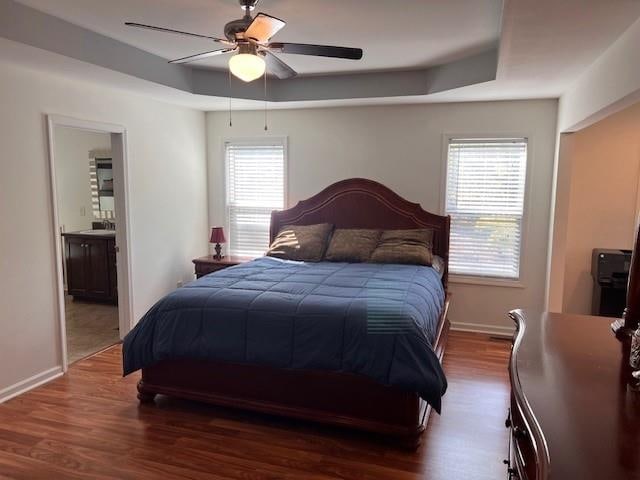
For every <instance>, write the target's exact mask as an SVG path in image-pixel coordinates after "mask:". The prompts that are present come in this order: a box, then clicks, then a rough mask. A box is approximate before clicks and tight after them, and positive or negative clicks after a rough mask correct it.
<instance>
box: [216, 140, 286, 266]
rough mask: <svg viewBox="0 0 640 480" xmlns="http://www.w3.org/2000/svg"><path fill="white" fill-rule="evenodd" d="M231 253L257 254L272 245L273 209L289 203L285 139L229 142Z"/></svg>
mask: <svg viewBox="0 0 640 480" xmlns="http://www.w3.org/2000/svg"><path fill="white" fill-rule="evenodd" d="M225 161H226V168H227V184H226V190H227V191H226V207H227V222H228V225H229V254H231V255H245V256H257V255H262V254H263V253H264V252H265V250H267V248H268V247H269V225H270V223H271V212H272V211H273V210H280V209H282V208H284V203H285V141H284V139H263V140H260V141H255V142H252V141H229V142H226V143H225Z"/></svg>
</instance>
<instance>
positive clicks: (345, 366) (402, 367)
mask: <svg viewBox="0 0 640 480" xmlns="http://www.w3.org/2000/svg"><path fill="white" fill-rule="evenodd" d="M444 298H445V294H444V290H443V287H442V281H441V274H440V273H439V272H438V271H437V270H435V269H434V268H431V267H425V266H415V265H396V264H369V263H356V264H350V263H332V262H320V263H303V262H292V261H285V260H279V259H275V258H270V257H263V258H259V259H257V260H254V261H251V262H247V263H244V264H241V265H237V266H235V267H230V268H226V269H224V270H220V271H217V272H215V273H212V274H209V275H206V276H204V277H202V278H200V279H198V280H196V281H194V282H192V283H190V284H188V285H186V286H184V287H182V288H179V289H178V290H176V291H174V292H172V293H170V294H169V295H167V296H166V297H164V298H163V299H161V300H160V301H159V302H158V303H157V304H156V305H154V306H153V307H152V308H151V309H150V310H149V312H147V314H146V315H145V316H144V317H143V318H142V319H141V320H140V322H139V323H138V324H137V325H136V327H135V328H134V329H133V330H132V331H131V332H130V333H129V334H128V335H127V336H126V337H125V339H124V344H123V367H124V374H125V375H128V374H130V373H132V372H134V371H136V370H138V369H140V368H144V367H148V366H151V365H153V364H155V363H157V362H159V361H161V360H170V359H185V358H186V359H205V360H214V361H223V362H234V363H246V364H257V365H268V366H273V367H278V368H291V369H302V370H304V369H313V370H329V371H338V372H348V373H353V374H357V375H365V376H367V377H369V378H371V379H373V380H375V381H377V382H379V383H382V384H384V385H393V386H397V387H400V388H403V389H406V390H410V391H414V392H417V393H418V394H419V395H420V396H421V397H422V398H424V399H425V400H426V401H427V402H429V403H430V404H431V406H432V407H433V408H434V409H435V410H436V411H438V412H439V411H440V406H441V397H442V395H443V394H444V392H445V390H446V386H447V382H446V378H445V375H444V372H443V371H442V367H441V365H440V362H439V360H438V358H437V356H436V355H435V353H434V351H433V348H432V346H433V342H434V341H435V338H436V335H437V327H438V320H439V316H440V313H441V311H442V308H443V305H444Z"/></svg>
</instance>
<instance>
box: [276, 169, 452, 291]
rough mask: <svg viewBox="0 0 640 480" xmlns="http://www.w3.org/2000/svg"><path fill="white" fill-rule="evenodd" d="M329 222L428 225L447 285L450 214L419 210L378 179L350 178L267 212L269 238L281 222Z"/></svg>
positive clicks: (371, 225) (367, 225)
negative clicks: (431, 230)
mask: <svg viewBox="0 0 640 480" xmlns="http://www.w3.org/2000/svg"><path fill="white" fill-rule="evenodd" d="M316 223H332V224H333V225H335V227H336V228H377V229H402V228H431V229H433V230H434V238H433V242H434V244H433V250H434V253H435V254H436V255H438V256H440V257H442V258H443V259H444V261H445V272H444V275H443V277H442V283H443V284H444V286H445V289H446V287H447V278H448V269H449V267H448V266H449V226H450V217H449V216H442V215H437V214H435V213H430V212H427V211H426V210H423V209H422V207H420V205H419V204H417V203H412V202H409V201H408V200H405V199H404V198H402V197H401V196H400V195H398V194H397V193H395V192H394V191H392V190H390V189H389V188H387V187H385V186H384V185H382V184H381V183H378V182H374V181H373V180H367V179H365V178H350V179H347V180H342V181H340V182H337V183H334V184H333V185H330V186H328V187H327V188H325V189H324V190H322V191H321V192H320V193H317V194H316V195H314V196H313V197H311V198H308V199H306V200H302V201H300V202H298V204H297V205H296V206H294V207H292V208H289V209H287V210H279V211H274V212H272V213H271V230H270V241H273V239H274V238H275V237H276V235H277V234H278V232H279V231H280V229H281V228H282V227H284V226H285V225H312V224H316Z"/></svg>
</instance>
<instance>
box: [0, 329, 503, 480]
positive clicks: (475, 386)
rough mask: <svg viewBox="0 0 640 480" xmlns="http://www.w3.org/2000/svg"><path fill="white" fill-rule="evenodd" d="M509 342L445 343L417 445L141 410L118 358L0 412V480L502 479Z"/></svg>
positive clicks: (87, 363) (232, 417) (219, 414)
mask: <svg viewBox="0 0 640 480" xmlns="http://www.w3.org/2000/svg"><path fill="white" fill-rule="evenodd" d="M509 345H510V344H509V342H507V341H502V340H494V339H490V338H488V337H486V336H483V335H478V334H469V333H459V332H452V333H451V336H450V337H449V345H448V349H447V353H446V356H445V362H444V363H445V371H446V373H447V377H448V380H449V390H448V392H447V394H446V395H445V397H444V405H443V414H442V416H441V417H439V416H438V415H435V414H434V416H433V417H432V418H431V420H430V422H429V426H428V431H427V433H426V436H425V439H424V443H423V445H422V446H421V447H420V448H419V449H418V450H417V451H416V452H406V451H401V450H396V449H393V448H389V446H385V445H384V444H383V443H380V442H374V441H371V439H370V438H369V437H368V436H367V435H365V434H357V433H352V432H345V431H343V430H336V429H331V428H326V427H320V426H316V425H311V424H308V423H301V422H294V421H286V420H282V419H277V418H273V417H267V416H260V415H251V414H247V413H241V412H236V411H233V410H226V409H219V408H215V407H211V406H205V405H200V404H196V403H192V402H186V401H179V400H171V399H168V398H162V397H161V398H160V399H159V400H158V401H157V402H156V405H155V406H154V405H151V406H148V405H145V406H139V405H138V402H137V401H136V391H135V384H136V382H137V380H138V377H139V376H138V375H131V376H130V377H127V378H124V379H123V378H122V377H121V376H120V372H121V367H120V366H121V362H120V347H119V346H115V347H113V348H111V349H109V350H106V351H104V352H102V353H100V354H98V355H96V356H94V357H90V358H88V359H85V360H81V361H79V362H78V363H76V364H74V365H73V366H72V367H71V368H70V370H69V373H68V374H67V375H66V376H64V377H62V378H60V379H58V380H56V381H54V382H52V383H49V384H47V385H45V386H43V387H40V388H38V389H36V390H34V391H31V392H29V393H27V394H24V395H22V396H20V397H18V398H15V399H13V400H10V401H9V402H7V403H5V404H3V405H0V478H20V479H29V480H34V479H40V478H42V479H45V478H46V479H64V478H71V479H75V478H91V479H106V478H109V479H146V478H150V479H151V478H153V479H169V478H190V479H204V478H207V479H209V478H234V479H263V478H268V479H275V478H284V479H299V478H303V479H329V478H346V479H365V478H375V479H379V478H385V479H415V478H427V479H429V480H440V479H447V480H452V479H473V480H483V479H487V480H489V479H491V480H495V479H499V478H503V477H504V476H505V467H504V465H502V459H503V458H504V457H505V456H506V449H507V431H506V429H505V427H504V419H505V416H506V411H507V403H508V392H509V387H508V377H507V370H506V366H507V359H508V352H509Z"/></svg>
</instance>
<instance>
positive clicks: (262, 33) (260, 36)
mask: <svg viewBox="0 0 640 480" xmlns="http://www.w3.org/2000/svg"><path fill="white" fill-rule="evenodd" d="M286 24H287V22H285V21H283V20H280V19H279V18H276V17H272V16H271V15H267V14H266V13H258V14H257V15H256V16H255V17H254V19H253V21H252V22H251V25H249V27H248V28H247V30H246V31H245V32H244V37H245V38H252V39H254V40H256V41H257V42H266V41H268V40H269V39H270V38H271V37H273V36H274V35H275V34H276V33H278V32H279V31H280V29H281V28H282V27H284V26H285V25H286Z"/></svg>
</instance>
